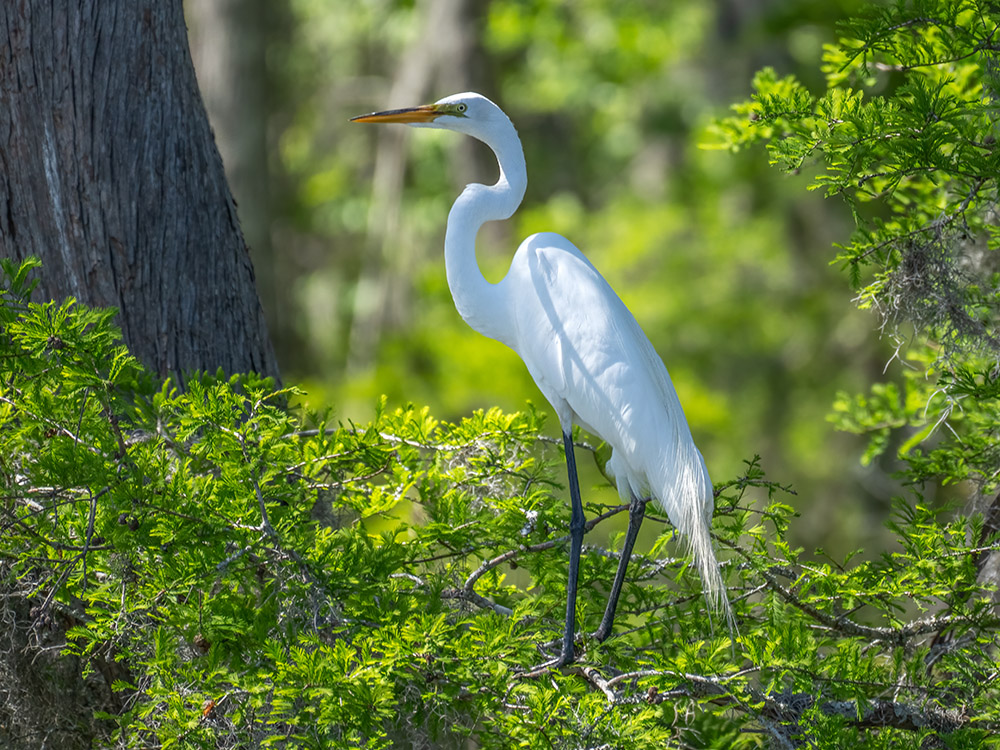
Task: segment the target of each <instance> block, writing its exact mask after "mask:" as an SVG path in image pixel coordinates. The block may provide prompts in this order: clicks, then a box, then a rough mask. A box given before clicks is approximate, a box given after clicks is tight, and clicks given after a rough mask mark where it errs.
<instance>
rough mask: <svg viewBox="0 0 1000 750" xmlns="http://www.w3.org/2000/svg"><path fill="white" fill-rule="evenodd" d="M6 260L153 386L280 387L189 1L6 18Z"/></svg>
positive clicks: (2, 6) (2, 37)
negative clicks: (82, 318)
mask: <svg viewBox="0 0 1000 750" xmlns="http://www.w3.org/2000/svg"><path fill="white" fill-rule="evenodd" d="M0 255H3V256H7V257H13V258H18V259H20V258H24V257H26V256H28V255H36V256H38V257H40V258H41V259H42V261H43V263H44V268H43V271H42V274H41V285H40V287H39V290H38V292H36V298H39V299H49V298H61V297H65V296H67V295H73V296H75V297H77V298H78V299H79V300H80V301H82V302H85V303H87V304H89V305H100V306H113V307H117V308H118V309H119V311H120V315H119V319H118V322H119V325H120V326H121V328H122V332H123V334H124V337H125V342H126V344H127V345H128V346H129V348H130V349H131V351H132V353H133V354H135V355H136V356H137V357H138V358H139V359H140V360H141V361H143V362H144V363H145V364H146V365H147V366H148V367H150V368H151V369H152V370H153V371H154V372H156V373H157V374H159V375H161V376H162V375H166V374H167V373H179V374H183V373H185V372H189V371H191V370H210V371H214V370H215V369H217V368H219V367H221V368H222V369H223V370H225V371H227V372H242V371H255V372H259V373H262V374H265V375H273V376H277V375H278V367H277V363H276V361H275V358H274V354H273V350H272V348H271V344H270V342H269V340H268V336H267V327H266V325H265V322H264V317H263V313H262V311H261V307H260V302H259V300H258V297H257V293H256V290H255V288H254V272H253V267H252V264H251V262H250V257H249V254H248V252H247V247H246V243H245V242H244V239H243V236H242V234H241V232H240V227H239V223H238V221H237V217H236V208H235V205H234V203H233V198H232V196H231V194H230V192H229V188H228V187H227V185H226V180H225V175H224V173H223V169H222V162H221V159H220V158H219V153H218V151H217V149H216V147H215V143H214V140H213V137H212V132H211V129H210V128H209V124H208V120H207V117H206V115H205V109H204V106H203V105H202V101H201V97H200V95H199V93H198V88H197V83H196V81H195V75H194V69H193V66H192V63H191V55H190V51H189V49H188V41H187V35H186V28H185V24H184V17H183V12H182V7H181V0H45V2H43V1H42V0H12V1H10V2H4V3H0Z"/></svg>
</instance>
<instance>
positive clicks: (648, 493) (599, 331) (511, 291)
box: [355, 93, 731, 664]
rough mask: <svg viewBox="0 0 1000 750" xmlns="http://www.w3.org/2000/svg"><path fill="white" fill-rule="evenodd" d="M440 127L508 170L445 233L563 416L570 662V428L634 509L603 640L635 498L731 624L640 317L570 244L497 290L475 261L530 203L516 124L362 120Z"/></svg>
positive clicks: (455, 269) (681, 425) (468, 114)
mask: <svg viewBox="0 0 1000 750" xmlns="http://www.w3.org/2000/svg"><path fill="white" fill-rule="evenodd" d="M355 121H359V122H403V123H406V124H410V125H414V126H417V127H433V128H443V129H447V130H455V131H458V132H462V133H466V134H467V135H470V136H472V137H474V138H478V139H479V140H481V141H483V142H484V143H486V145H488V146H489V147H490V148H491V149H493V151H494V153H495V154H496V157H497V161H498V163H499V165H500V178H499V180H498V181H497V183H496V184H495V185H490V186H487V185H480V184H475V183H474V184H471V185H468V186H466V188H465V190H464V191H463V192H462V194H461V195H460V196H459V197H458V199H457V200H456V201H455V204H454V205H453V206H452V209H451V213H450V214H449V216H448V228H447V232H446V235H445V267H446V270H447V276H448V285H449V287H450V289H451V293H452V297H453V298H454V300H455V306H456V308H457V309H458V312H459V313H460V314H461V316H462V317H463V318H464V319H465V321H466V322H467V323H468V324H469V325H470V326H472V327H473V328H474V329H475V330H477V331H479V332H480V333H482V334H484V335H486V336H489V337H491V338H494V339H496V340H498V341H501V342H503V343H504V344H506V345H507V346H509V347H510V348H512V349H513V350H514V351H515V352H517V353H518V355H519V356H520V357H521V359H522V360H524V363H525V365H527V367H528V371H529V372H530V373H531V376H532V378H534V380H535V382H536V383H537V384H538V387H539V389H540V390H541V392H542V394H543V395H544V396H545V398H546V399H547V400H548V401H549V403H550V404H552V407H553V408H554V409H555V411H556V415H557V416H558V418H559V423H560V426H561V427H562V431H563V438H564V443H565V445H566V452H567V464H568V467H569V473H570V494H571V497H572V500H573V520H572V521H571V525H570V528H571V536H572V544H571V554H570V581H569V589H570V590H569V591H568V594H567V615H566V630H565V632H564V639H563V651H562V653H561V655H560V657H559V658H558V659H556V660H555V661H554V663H557V664H564V663H566V662H568V661H571V660H572V659H573V630H574V623H575V594H576V592H575V588H576V576H577V570H578V558H579V548H580V540H581V539H582V534H583V523H584V522H583V509H582V503H581V501H580V498H579V488H578V486H577V480H576V471H575V462H574V460H573V457H572V450H573V449H572V442H571V440H570V438H569V435H570V433H571V432H572V427H573V425H574V424H578V425H580V426H582V427H583V428H584V429H586V430H587V431H589V432H591V433H593V434H594V435H597V436H598V437H600V438H601V439H602V440H604V441H605V442H606V443H608V444H609V445H610V446H611V448H612V455H611V459H610V461H609V462H608V469H609V471H610V472H611V473H612V474H613V476H614V477H615V480H616V483H617V485H618V490H619V493H620V494H621V496H622V498H623V499H624V500H625V501H626V502H629V503H630V505H631V512H630V523H629V530H628V533H627V535H626V544H625V545H624V547H623V550H622V560H621V564H620V565H619V569H618V574H617V575H616V577H615V584H614V585H613V587H612V594H611V598H610V600H609V603H608V609H607V611H606V612H605V617H604V620H603V621H602V623H601V627H600V629H599V630H598V633H597V637H598V638H599V639H603V638H606V637H607V636H608V635H609V634H610V629H611V624H612V622H613V618H614V609H615V607H616V606H617V599H618V594H619V592H620V588H621V582H622V579H623V578H624V574H625V566H626V565H627V563H628V556H629V555H630V553H631V548H632V544H633V543H634V540H635V534H636V533H637V532H638V526H639V523H641V519H642V510H643V507H644V504H643V503H642V502H641V501H640V498H647V497H652V498H654V499H655V500H656V501H657V502H658V503H659V504H660V506H661V507H662V508H663V509H664V510H665V511H666V513H667V515H668V516H669V518H670V521H671V523H673V525H674V526H675V527H676V528H677V529H678V530H679V531H680V532H681V534H682V536H683V538H684V539H685V540H686V541H687V544H688V546H689V548H690V550H691V554H692V556H693V557H694V560H695V563H696V565H697V568H698V570H699V572H700V574H701V577H702V579H703V581H704V584H705V588H706V594H707V597H708V600H709V602H710V603H711V604H713V605H715V606H717V607H719V608H722V609H723V610H724V611H725V613H726V615H727V617H729V618H730V619H731V614H730V611H729V605H728V599H727V598H726V596H725V592H724V589H723V583H722V577H721V575H720V574H719V569H718V564H717V562H716V559H715V554H714V552H713V549H712V543H711V539H710V536H709V529H710V527H711V518H712V509H713V496H712V483H711V481H710V479H709V476H708V470H707V469H706V467H705V461H704V459H703V458H702V456H701V453H700V452H699V451H698V449H697V447H696V446H695V444H694V441H693V440H692V438H691V431H690V429H689V428H688V424H687V420H686V419H685V417H684V411H683V409H682V408H681V405H680V401H679V400H678V398H677V394H676V392H675V391H674V387H673V384H672V383H671V382H670V376H669V375H668V373H667V368H666V367H665V366H664V364H663V361H662V360H661V359H660V357H659V356H658V355H657V353H656V351H655V350H654V349H653V346H652V344H651V343H650V342H649V339H648V338H647V337H646V335H645V334H644V333H643V331H642V329H641V328H640V327H639V324H638V323H637V322H636V320H635V318H634V317H633V316H632V313H631V312H629V310H628V308H627V307H625V304H624V303H623V302H622V301H621V299H619V297H618V295H617V294H615V292H614V290H612V289H611V287H610V286H609V285H608V283H607V282H606V281H605V280H604V278H603V277H602V276H601V274H600V273H598V271H597V269H595V268H594V266H593V265H592V264H591V263H590V261H589V260H587V258H586V257H585V256H584V255H583V253H581V252H580V251H579V250H578V249H577V248H576V247H575V246H574V245H573V244H572V243H571V242H569V241H568V240H567V239H566V238H564V237H562V236H560V235H558V234H553V233H550V232H544V233H540V234H534V235H532V236H530V237H528V238H527V239H526V240H524V242H522V243H521V246H520V247H519V248H518V249H517V252H516V253H515V254H514V258H513V260H512V261H511V264H510V269H509V270H508V272H507V275H506V276H505V277H504V278H503V280H502V281H500V282H499V283H498V284H491V283H490V282H488V281H487V280H486V279H485V278H484V277H483V275H482V272H481V271H480V270H479V266H478V264H477V262H476V255H475V240H476V233H477V232H478V230H479V228H480V227H481V226H482V225H483V223H485V222H487V221H491V220H499V219H506V218H508V217H510V216H511V214H513V213H514V211H515V209H516V208H517V206H518V205H519V204H520V203H521V199H522V198H523V197H524V191H525V187H526V185H527V172H526V169H525V163H524V152H523V150H522V148H521V142H520V140H519V139H518V137H517V132H516V130H515V129H514V126H513V124H512V123H511V121H510V119H509V118H508V117H507V116H506V115H505V114H504V113H503V111H502V110H501V109H500V108H499V107H497V106H496V105H495V104H494V103H493V102H491V101H490V100H489V99H487V98H485V97H483V96H481V95H479V94H474V93H464V94H456V95H454V96H449V97H446V98H444V99H441V100H439V101H438V102H435V103H434V104H431V105H424V106H422V107H413V108H409V109H402V110H391V111H388V112H379V113H375V114H372V115H365V116H362V117H358V118H355Z"/></svg>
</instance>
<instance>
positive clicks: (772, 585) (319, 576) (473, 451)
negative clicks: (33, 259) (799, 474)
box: [0, 265, 1000, 748]
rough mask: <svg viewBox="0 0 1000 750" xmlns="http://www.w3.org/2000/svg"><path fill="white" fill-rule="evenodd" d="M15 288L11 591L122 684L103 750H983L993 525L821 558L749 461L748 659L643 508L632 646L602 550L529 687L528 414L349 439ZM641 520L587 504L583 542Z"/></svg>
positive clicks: (556, 534)
mask: <svg viewBox="0 0 1000 750" xmlns="http://www.w3.org/2000/svg"><path fill="white" fill-rule="evenodd" d="M4 270H5V273H6V275H7V278H6V288H5V289H4V293H3V294H2V295H0V320H2V321H3V328H2V335H0V381H2V384H3V386H2V392H0V405H2V407H3V410H2V419H0V455H2V456H3V457H4V458H3V464H2V467H0V468H2V474H0V478H2V495H0V524H2V528H3V534H2V536H0V561H2V563H0V570H2V572H3V576H4V579H5V582H6V584H7V586H8V590H12V591H14V592H16V595H17V596H21V597H26V598H28V599H30V600H31V601H32V602H33V604H34V607H33V609H32V612H33V617H34V621H33V623H31V625H30V627H31V628H35V629H39V628H45V627H47V625H46V623H49V624H51V622H52V620H53V618H60V619H61V621H64V622H68V623H70V626H69V627H68V631H67V632H66V642H65V647H64V648H65V651H66V652H67V653H69V654H73V655H75V656H77V657H79V659H80V663H81V664H82V665H83V668H84V670H85V671H87V672H90V674H91V676H90V678H89V679H91V680H99V679H105V680H109V681H110V679H111V678H109V677H108V675H109V674H111V673H113V674H116V675H117V677H116V678H115V679H114V682H113V684H111V685H109V687H110V688H111V689H113V690H114V691H115V693H116V694H117V695H118V696H119V698H120V700H121V703H122V705H123V706H124V708H123V709H122V710H121V711H120V712H118V713H112V712H105V713H102V714H101V717H102V719H103V721H104V725H105V726H106V727H107V736H106V737H105V738H104V739H103V743H104V744H110V745H113V746H116V747H123V748H124V747H177V748H197V747H317V748H333V747H344V748H350V747H366V748H368V747H386V748H388V747H399V746H418V745H421V746H425V745H430V746H435V747H459V746H461V745H462V742H463V741H464V740H465V739H466V738H468V739H470V740H471V741H473V742H475V743H476V744H477V746H480V747H484V748H507V747H518V746H531V747H537V746H544V747H602V746H606V747H615V748H629V747H635V748H639V747H649V746H650V745H668V746H681V747H694V746H697V747H719V748H722V747H746V748H750V747H759V746H761V745H769V744H773V745H775V746H779V747H785V746H791V745H793V744H795V743H798V742H807V743H809V744H810V745H813V746H815V747H831V748H833V747H845V746H851V747H871V748H881V747H899V746H901V744H905V745H907V746H913V747H917V746H919V745H920V744H921V742H923V741H924V740H925V739H927V738H929V737H932V736H933V737H937V738H941V739H942V741H946V742H947V743H948V746H949V747H970V748H971V747H981V746H982V745H983V743H986V742H988V741H989V738H990V737H991V736H992V735H991V733H994V732H996V731H997V729H1000V691H998V690H997V689H996V686H995V684H994V683H995V679H993V678H991V677H989V675H993V676H994V677H995V674H996V670H997V668H998V664H997V663H996V662H995V646H996V643H995V638H996V629H997V624H998V622H997V617H996V614H995V612H994V611H993V609H992V607H991V606H990V602H989V599H988V597H985V598H984V596H983V595H982V592H981V590H980V588H979V586H978V584H977V583H976V575H977V562H978V560H979V559H980V557H981V555H982V554H983V550H982V548H983V546H984V545H988V544H989V543H990V541H989V540H988V539H985V538H984V537H983V527H982V525H981V523H979V522H973V521H970V520H967V519H964V518H957V519H953V520H948V519H946V518H944V517H942V516H941V515H940V514H939V513H938V512H935V511H933V510H931V509H929V508H927V507H925V506H923V505H921V504H919V503H917V504H916V505H907V504H904V503H900V504H899V505H898V508H897V513H896V516H895V518H894V520H893V524H892V527H891V529H892V532H893V533H894V535H895V536H896V538H897V540H898V543H897V548H896V549H894V550H893V551H892V552H891V553H887V554H885V555H883V556H881V557H877V558H874V559H861V558H859V557H852V558H849V559H847V560H845V561H843V562H834V561H829V562H815V561H810V560H807V559H805V557H804V556H803V554H802V550H801V549H798V548H794V547H792V546H790V545H789V544H788V543H787V542H786V541H785V535H786V533H787V530H788V526H789V523H790V521H791V519H792V516H793V513H792V509H791V508H790V507H789V506H788V505H787V504H786V503H785V495H786V492H787V491H786V490H784V489H783V488H781V487H779V486H778V485H776V484H774V483H771V482H769V481H767V480H766V478H765V477H764V474H763V472H762V470H761V469H760V466H759V463H758V461H757V460H756V459H755V460H753V461H751V462H748V463H747V464H746V467H745V471H744V473H743V475H742V476H741V477H740V478H738V479H736V480H734V481H731V482H728V483H726V484H723V485H720V486H719V487H718V488H717V495H718V500H717V506H718V510H717V514H716V518H717V521H716V532H717V534H718V540H719V544H720V545H721V547H722V548H723V549H724V550H728V552H727V555H728V557H729V562H728V564H727V565H726V566H725V568H724V571H725V575H726V578H727V580H728V585H729V590H730V596H731V598H732V600H733V604H734V607H735V610H736V613H737V621H738V623H739V633H738V637H737V639H736V640H735V641H732V640H731V638H730V635H731V634H729V633H727V632H726V631H725V630H723V629H722V627H721V624H720V623H718V622H715V623H713V622H712V619H711V617H708V616H706V615H707V613H706V609H705V602H704V600H703V598H702V597H701V595H700V590H699V584H698V581H697V577H696V575H694V574H693V572H692V571H691V570H689V568H688V561H687V560H686V558H684V557H683V556H672V552H671V550H672V549H673V542H672V541H671V537H672V534H671V532H670V529H669V527H668V526H667V525H666V524H665V520H664V519H663V518H658V517H657V513H656V512H655V510H654V509H653V508H650V512H649V518H648V520H647V523H651V524H656V525H660V526H661V528H662V529H663V534H662V536H661V537H660V538H659V539H658V540H657V541H656V542H655V543H654V545H653V549H652V552H651V553H649V554H638V555H636V556H635V558H634V559H633V561H632V567H631V568H630V570H631V575H630V580H629V581H628V583H627V584H626V588H625V592H624V594H623V598H622V603H621V607H620V610H619V618H618V623H617V627H616V635H615V636H614V637H613V638H611V639H610V640H609V641H607V642H606V643H604V644H599V643H596V642H595V641H594V640H593V639H592V638H591V637H590V636H588V635H587V634H588V633H589V632H591V631H592V629H593V628H594V627H596V625H597V623H598V622H599V619H600V616H601V614H602V612H603V606H604V600H605V596H606V587H607V585H608V584H609V582H610V580H611V578H612V576H613V573H614V568H615V566H616V565H617V556H616V553H615V551H614V546H613V545H612V546H611V547H610V548H608V549H604V548H602V547H599V546H588V547H586V548H585V554H584V561H583V576H584V580H585V581H586V582H587V584H586V585H585V586H584V587H583V588H582V590H581V594H580V602H579V614H580V625H579V627H580V631H579V633H578V643H579V645H580V647H581V651H582V654H581V658H580V661H579V663H578V664H577V665H575V666H573V667H571V668H568V669H566V670H564V671H563V672H562V673H561V674H559V673H556V674H548V675H544V676H543V677H538V678H527V677H525V676H524V675H523V672H524V671H525V670H527V669H529V668H531V667H532V666H533V665H535V664H538V663H539V662H541V661H543V660H544V659H545V653H546V651H550V650H552V649H554V648H558V642H559V641H558V639H559V636H560V630H561V622H562V612H563V609H564V606H565V605H564V596H565V594H564V591H565V583H566V567H567V566H566V561H565V556H566V550H565V542H566V539H567V537H566V535H565V529H566V526H567V523H568V510H567V508H566V506H565V504H564V503H563V502H562V501H561V500H560V499H559V498H558V497H557V494H556V493H555V489H556V481H557V480H556V477H557V476H559V475H560V474H561V472H562V466H561V464H562V461H561V457H560V456H559V454H558V453H557V452H556V450H555V448H554V447H553V443H552V442H550V441H549V440H547V439H545V438H544V437H542V436H541V435H540V432H539V431H540V428H541V420H540V418H539V416H538V415H537V414H535V413H533V412H524V413H519V414H504V413H502V412H500V411H498V410H489V411H480V412H476V413H475V414H473V415H472V416H470V417H469V418H467V419H465V420H463V421H461V422H460V423H457V424H449V423H444V422H439V421H437V420H435V419H434V418H433V417H431V416H430V414H429V413H428V411H427V410H426V409H418V408H413V407H406V408H399V409H390V408H388V407H387V405H386V404H385V402H384V401H383V402H381V403H380V404H379V407H378V409H377V411H376V415H375V418H374V419H373V420H372V421H371V422H370V423H367V424H364V425H355V424H339V425H337V424H332V423H331V422H330V421H329V420H328V419H327V418H325V417H323V416H322V415H319V416H316V415H300V414H298V413H296V412H293V411H288V410H286V409H285V408H283V407H282V406H281V404H282V403H283V402H284V401H285V400H286V399H287V397H288V395H289V392H288V391H277V392H276V391H274V390H273V385H272V384H271V383H269V382H266V381H258V380H255V379H253V378H243V377H233V378H229V379H226V378H221V377H218V376H213V377H209V376H202V377H195V378H192V379H191V381H190V383H189V387H188V389H187V390H186V391H183V392H182V391H180V390H179V389H178V388H177V387H176V386H174V385H173V384H172V383H170V382H167V383H164V384H162V385H160V386H159V387H154V386H153V385H151V383H150V380H149V378H148V377H147V376H146V375H145V374H144V373H143V372H142V371H141V369H140V368H139V366H138V365H137V364H136V363H135V361H134V360H133V359H132V358H131V357H130V356H129V355H128V353H127V352H126V351H125V350H124V349H122V347H121V346H120V343H119V337H118V334H117V331H116V330H115V329H114V327H113V325H112V324H111V317H112V315H111V312H109V311H101V310H90V309H86V308H83V307H81V306H79V305H77V304H75V303H74V302H73V301H67V302H65V303H63V304H57V303H46V304H42V305H39V304H33V303H28V302H27V301H26V296H25V289H26V288H27V287H26V284H25V283H24V272H25V271H26V269H14V268H13V267H11V266H9V265H6V266H4ZM886 400H887V401H891V400H892V399H886ZM623 510H624V507H617V506H616V507H608V506H601V505H597V506H595V505H593V504H591V505H590V507H589V508H588V517H589V518H590V519H591V522H590V524H591V527H594V526H597V525H600V524H604V523H606V522H607V521H608V519H609V518H611V517H613V516H614V515H616V514H617V513H620V512H621V511H623ZM410 519H414V520H410ZM673 554H677V555H679V554H680V550H678V551H677V552H676V553H673ZM109 665H113V666H114V668H115V669H114V670H111V669H109ZM99 675H100V677H99Z"/></svg>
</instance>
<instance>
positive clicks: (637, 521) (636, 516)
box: [594, 495, 646, 641]
mask: <svg viewBox="0 0 1000 750" xmlns="http://www.w3.org/2000/svg"><path fill="white" fill-rule="evenodd" d="M644 515H646V501H645V500H640V499H639V498H637V497H636V496H635V495H632V501H631V502H630V503H629V506H628V531H626V532H625V544H623V545H622V556H621V559H619V560H618V572H616V573H615V582H614V583H613V584H611V596H609V597H608V606H607V607H606V608H605V610H604V617H603V618H602V619H601V626H600V627H599V628H598V629H597V632H596V633H595V634H594V637H595V638H596V639H597V640H598V641H603V640H605V639H606V638H607V637H608V636H609V635H611V626H612V625H613V624H614V622H615V610H616V609H618V597H619V596H621V593H622V584H624V583H625V569H626V568H628V561H629V559H630V558H631V557H632V547H634V546H635V538H636V537H637V536H638V535H639V527H640V526H642V518H643V516H644Z"/></svg>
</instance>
